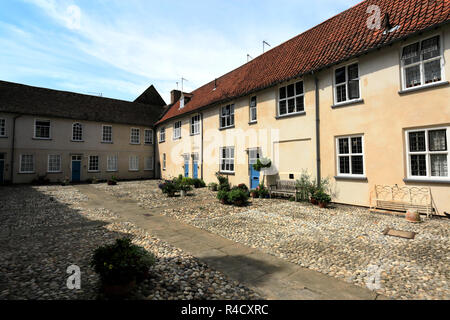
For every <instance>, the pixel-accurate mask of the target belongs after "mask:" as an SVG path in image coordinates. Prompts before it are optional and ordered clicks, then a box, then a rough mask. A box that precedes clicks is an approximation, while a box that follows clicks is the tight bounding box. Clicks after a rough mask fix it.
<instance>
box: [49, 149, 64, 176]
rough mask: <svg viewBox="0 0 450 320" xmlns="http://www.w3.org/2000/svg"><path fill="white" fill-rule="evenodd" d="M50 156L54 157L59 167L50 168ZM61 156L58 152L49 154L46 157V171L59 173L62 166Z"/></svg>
mask: <svg viewBox="0 0 450 320" xmlns="http://www.w3.org/2000/svg"><path fill="white" fill-rule="evenodd" d="M52 157H56V159H57V161H56V163H57V164H58V165H59V167H58V168H57V169H52V168H51V167H50V163H51V158H52ZM61 162H62V158H61V155H60V154H49V155H48V158H47V172H48V173H60V172H61V168H62V163H61Z"/></svg>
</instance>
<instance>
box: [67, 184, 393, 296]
mask: <svg viewBox="0 0 450 320" xmlns="http://www.w3.org/2000/svg"><path fill="white" fill-rule="evenodd" d="M76 188H77V189H78V190H79V191H80V192H81V193H83V194H84V195H86V196H87V197H88V198H89V200H88V202H87V203H86V206H87V207H90V208H99V207H100V208H106V209H108V210H111V211H112V212H114V213H115V214H117V215H118V216H119V219H121V220H123V221H129V222H131V223H133V224H135V225H137V226H138V227H140V228H143V229H144V230H146V231H147V232H149V233H151V234H154V235H155V236H157V237H158V238H160V239H161V240H163V241H166V242H167V243H169V244H171V245H173V246H175V247H178V248H180V249H182V250H184V251H186V252H188V253H190V254H192V255H193V256H195V257H197V258H199V259H200V260H202V261H204V262H205V263H207V264H208V265H210V266H211V267H213V268H215V269H217V270H218V271H221V272H223V273H224V274H225V275H227V276H229V277H230V278H231V279H234V280H236V281H239V282H242V283H243V284H245V285H246V286H248V287H249V288H251V289H253V290H255V291H256V292H257V293H259V294H261V295H262V296H263V297H264V298H267V299H284V300H312V299H314V300H323V299H330V300H346V299H355V300H360V299H363V300H375V299H385V297H383V296H381V295H379V294H377V293H375V292H373V291H370V290H369V289H366V288H361V287H358V286H355V285H353V284H350V283H347V282H344V281H341V280H339V279H336V278H332V277H329V276H326V275H323V274H321V273H318V272H315V271H312V270H309V269H306V268H302V267H300V266H298V265H296V264H293V263H290V262H288V261H285V260H282V259H279V258H276V257H274V256H271V255H268V254H265V253H262V252H260V251H258V250H257V249H253V248H250V247H247V246H245V245H242V244H238V243H235V242H233V241H230V240H227V239H225V238H222V237H220V236H218V235H215V234H212V233H210V232H208V231H205V230H202V229H198V228H195V227H192V226H189V225H186V224H183V223H181V222H179V221H177V220H176V219H174V218H170V217H167V216H162V215H160V213H161V212H162V211H163V210H166V209H167V207H165V208H155V209H152V210H145V209H143V208H141V207H139V206H138V203H137V202H136V201H134V200H130V199H126V200H125V199H124V200H118V199H117V198H115V197H113V196H111V195H109V194H107V193H106V192H103V191H101V190H99V189H98V188H95V187H93V186H92V185H79V186H77V187H76ZM174 207H179V205H175V206H174Z"/></svg>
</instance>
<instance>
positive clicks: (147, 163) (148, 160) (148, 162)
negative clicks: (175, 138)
mask: <svg viewBox="0 0 450 320" xmlns="http://www.w3.org/2000/svg"><path fill="white" fill-rule="evenodd" d="M145 170H147V171H149V170H153V157H146V158H145Z"/></svg>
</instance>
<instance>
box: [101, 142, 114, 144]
mask: <svg viewBox="0 0 450 320" xmlns="http://www.w3.org/2000/svg"><path fill="white" fill-rule="evenodd" d="M101 143H103V144H114V142H112V141H102V142H101Z"/></svg>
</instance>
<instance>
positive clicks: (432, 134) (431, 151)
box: [407, 127, 450, 179]
mask: <svg viewBox="0 0 450 320" xmlns="http://www.w3.org/2000/svg"><path fill="white" fill-rule="evenodd" d="M449 135H450V127H446V128H436V129H426V130H414V131H408V132H407V153H408V176H409V177H413V178H422V179H427V178H429V179H442V178H446V179H448V178H449V177H450V176H449V172H448V162H449V152H448V141H449Z"/></svg>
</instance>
